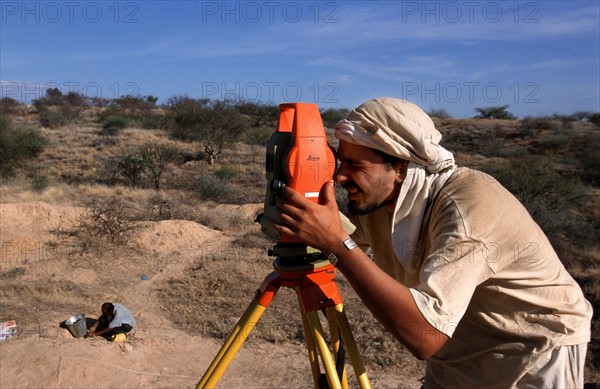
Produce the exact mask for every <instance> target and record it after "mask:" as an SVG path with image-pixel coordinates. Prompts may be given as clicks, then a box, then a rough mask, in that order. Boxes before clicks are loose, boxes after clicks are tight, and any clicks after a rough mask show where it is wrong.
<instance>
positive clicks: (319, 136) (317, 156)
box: [258, 103, 336, 244]
mask: <svg viewBox="0 0 600 389" xmlns="http://www.w3.org/2000/svg"><path fill="white" fill-rule="evenodd" d="M279 110H280V112H279V121H278V123H277V129H276V131H275V133H274V134H273V135H272V136H271V138H270V140H269V143H268V145H267V159H266V177H267V181H268V184H267V194H266V196H265V207H264V211H263V214H262V215H260V216H259V219H258V221H259V222H260V224H261V228H262V231H263V232H264V233H265V234H266V235H267V236H269V237H271V238H273V239H275V240H277V241H278V242H280V243H284V244H286V243H295V242H293V241H290V240H289V239H286V238H285V237H280V236H279V234H278V233H277V231H276V230H274V229H273V228H272V226H271V221H272V220H274V221H278V220H279V218H278V215H277V212H276V204H275V197H276V196H277V194H278V193H279V191H281V189H282V188H283V187H284V186H288V187H290V188H292V189H294V190H295V191H297V192H299V193H300V194H302V195H303V196H304V197H306V198H307V199H309V200H311V201H313V202H314V203H318V201H319V194H320V191H321V187H322V186H323V184H324V183H325V182H327V181H328V180H331V179H332V177H333V173H334V171H335V166H336V162H335V154H334V152H333V149H332V148H331V147H330V146H329V145H328V144H327V136H326V134H325V128H324V126H323V121H322V120H321V114H320V113H319V108H318V107H317V105H316V104H310V103H284V104H280V105H279Z"/></svg>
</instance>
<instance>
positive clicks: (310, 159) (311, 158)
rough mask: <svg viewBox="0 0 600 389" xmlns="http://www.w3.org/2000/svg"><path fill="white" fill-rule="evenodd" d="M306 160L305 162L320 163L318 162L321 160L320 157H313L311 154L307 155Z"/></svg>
mask: <svg viewBox="0 0 600 389" xmlns="http://www.w3.org/2000/svg"><path fill="white" fill-rule="evenodd" d="M306 160H307V161H320V160H321V157H315V156H314V155H312V154H309V155H308V158H306Z"/></svg>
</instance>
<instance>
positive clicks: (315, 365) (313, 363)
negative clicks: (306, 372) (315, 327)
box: [298, 295, 321, 388]
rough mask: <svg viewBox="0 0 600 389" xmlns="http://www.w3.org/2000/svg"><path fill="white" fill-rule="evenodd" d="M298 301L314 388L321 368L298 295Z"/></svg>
mask: <svg viewBox="0 0 600 389" xmlns="http://www.w3.org/2000/svg"><path fill="white" fill-rule="evenodd" d="M298 302H299V303H300V316H301V317H302V328H303V329H304V339H305V340H306V350H307V351H308V359H309V361H310V369H311V372H312V376H313V383H314V384H315V388H318V387H319V379H320V377H321V368H320V367H319V355H318V354H317V344H316V343H315V337H314V335H313V333H312V331H311V328H310V323H309V322H308V317H306V312H305V311H304V306H303V305H302V300H301V299H300V296H299V295H298Z"/></svg>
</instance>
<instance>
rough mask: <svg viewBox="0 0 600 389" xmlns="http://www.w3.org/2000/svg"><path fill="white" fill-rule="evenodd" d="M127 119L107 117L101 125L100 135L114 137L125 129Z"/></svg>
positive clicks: (127, 123) (127, 122)
mask: <svg viewBox="0 0 600 389" xmlns="http://www.w3.org/2000/svg"><path fill="white" fill-rule="evenodd" d="M128 125H129V119H128V118H126V117H123V116H109V117H108V118H106V120H105V121H104V123H102V134H103V135H107V136H115V135H118V134H119V131H120V130H122V129H124V128H127V126H128Z"/></svg>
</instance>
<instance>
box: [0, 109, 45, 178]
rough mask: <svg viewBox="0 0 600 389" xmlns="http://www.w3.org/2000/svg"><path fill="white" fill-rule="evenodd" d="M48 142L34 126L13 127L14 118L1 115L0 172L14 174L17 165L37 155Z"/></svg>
mask: <svg viewBox="0 0 600 389" xmlns="http://www.w3.org/2000/svg"><path fill="white" fill-rule="evenodd" d="M47 143H48V141H47V139H46V138H44V137H43V136H42V135H41V134H40V132H39V131H38V130H36V129H33V128H28V129H23V128H13V125H12V119H11V118H10V117H8V116H0V174H2V175H3V176H12V175H13V174H14V172H15V168H16V167H17V165H19V164H21V163H23V162H25V161H27V160H28V159H31V158H33V157H35V156H37V155H38V154H39V153H40V152H41V151H42V150H43V148H44V146H46V144H47Z"/></svg>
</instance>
